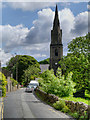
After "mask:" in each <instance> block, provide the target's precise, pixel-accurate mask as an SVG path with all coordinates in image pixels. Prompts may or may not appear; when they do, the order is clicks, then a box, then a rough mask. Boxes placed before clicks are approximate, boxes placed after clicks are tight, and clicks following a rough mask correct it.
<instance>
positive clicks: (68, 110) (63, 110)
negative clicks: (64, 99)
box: [61, 106, 70, 113]
mask: <svg viewBox="0 0 90 120" xmlns="http://www.w3.org/2000/svg"><path fill="white" fill-rule="evenodd" d="M61 111H62V112H64V113H69V112H70V109H69V108H68V106H64V108H63V109H62V110H61Z"/></svg>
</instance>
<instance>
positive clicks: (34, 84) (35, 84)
mask: <svg viewBox="0 0 90 120" xmlns="http://www.w3.org/2000/svg"><path fill="white" fill-rule="evenodd" d="M29 85H33V86H38V84H37V83H30V84H29Z"/></svg>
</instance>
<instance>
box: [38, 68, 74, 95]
mask: <svg viewBox="0 0 90 120" xmlns="http://www.w3.org/2000/svg"><path fill="white" fill-rule="evenodd" d="M71 78H72V73H69V74H68V76H67V77H66V78H65V76H64V75H63V76H62V75H61V70H60V69H58V71H57V77H56V76H55V75H54V72H53V70H47V71H45V72H43V73H42V74H41V78H40V79H39V80H38V81H39V83H40V86H41V89H42V90H43V91H45V92H46V93H49V94H55V95H57V96H59V97H66V96H67V97H68V96H71V95H73V92H75V89H74V86H75V84H74V82H73V81H72V80H71Z"/></svg>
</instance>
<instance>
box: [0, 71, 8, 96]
mask: <svg viewBox="0 0 90 120" xmlns="http://www.w3.org/2000/svg"><path fill="white" fill-rule="evenodd" d="M0 83H1V84H0V89H2V96H3V97H5V96H6V85H7V80H6V77H5V76H4V74H3V73H1V72H0Z"/></svg>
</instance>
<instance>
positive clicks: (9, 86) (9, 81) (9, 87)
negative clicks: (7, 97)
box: [6, 77, 20, 92]
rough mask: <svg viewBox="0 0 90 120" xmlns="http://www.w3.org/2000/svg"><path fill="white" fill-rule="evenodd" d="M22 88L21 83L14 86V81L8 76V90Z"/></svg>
mask: <svg viewBox="0 0 90 120" xmlns="http://www.w3.org/2000/svg"><path fill="white" fill-rule="evenodd" d="M19 88H20V85H16V86H12V81H11V80H10V77H7V85H6V92H12V91H15V90H17V89H19Z"/></svg>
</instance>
